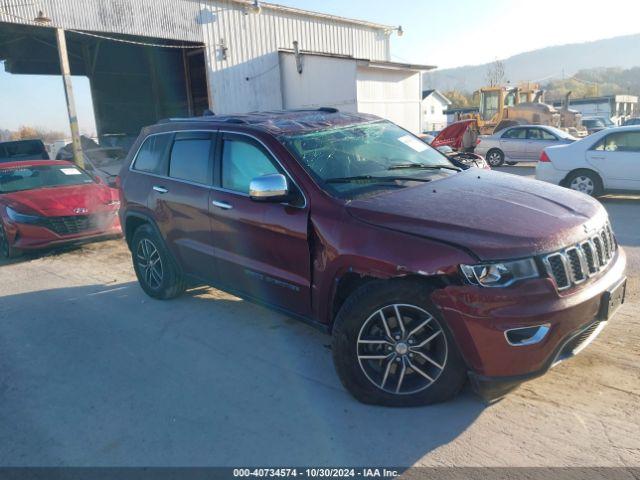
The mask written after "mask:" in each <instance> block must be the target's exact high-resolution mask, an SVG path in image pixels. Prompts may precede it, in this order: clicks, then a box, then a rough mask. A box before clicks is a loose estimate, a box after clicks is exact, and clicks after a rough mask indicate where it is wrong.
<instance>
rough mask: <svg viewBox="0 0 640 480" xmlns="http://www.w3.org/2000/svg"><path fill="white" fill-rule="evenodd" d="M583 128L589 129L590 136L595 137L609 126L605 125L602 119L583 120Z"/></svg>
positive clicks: (590, 118) (589, 118) (588, 118)
mask: <svg viewBox="0 0 640 480" xmlns="http://www.w3.org/2000/svg"><path fill="white" fill-rule="evenodd" d="M612 123H613V122H612ZM582 126H583V127H584V128H586V129H587V133H588V134H589V135H593V134H594V133H596V132H599V131H600V130H604V129H605V128H607V125H606V124H605V123H604V121H603V120H602V119H601V118H600V117H587V118H583V119H582Z"/></svg>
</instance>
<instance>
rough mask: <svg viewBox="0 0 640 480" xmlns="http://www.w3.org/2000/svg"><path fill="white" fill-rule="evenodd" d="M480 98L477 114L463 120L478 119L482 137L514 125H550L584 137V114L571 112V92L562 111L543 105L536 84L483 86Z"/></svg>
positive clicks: (541, 96)
mask: <svg viewBox="0 0 640 480" xmlns="http://www.w3.org/2000/svg"><path fill="white" fill-rule="evenodd" d="M475 95H476V96H478V97H479V104H480V108H479V111H478V113H471V114H465V115H463V116H462V117H461V120H476V122H477V125H478V129H479V130H480V133H481V134H482V135H491V134H492V133H493V132H495V131H498V130H502V129H503V128H507V127H510V126H512V125H525V124H528V125H549V126H553V127H557V128H562V129H564V130H567V131H568V132H569V133H571V134H573V135H576V136H584V135H585V134H586V132H583V130H584V129H583V128H582V123H581V118H582V116H581V114H580V113H579V112H577V111H575V110H571V109H569V96H570V95H571V92H569V93H568V94H567V96H566V98H565V102H564V104H563V106H562V108H560V109H557V108H555V107H553V106H552V105H549V104H547V103H544V91H543V90H541V89H540V86H539V85H537V84H524V85H521V86H510V85H509V86H495V87H484V88H481V89H480V90H478V91H477V92H475Z"/></svg>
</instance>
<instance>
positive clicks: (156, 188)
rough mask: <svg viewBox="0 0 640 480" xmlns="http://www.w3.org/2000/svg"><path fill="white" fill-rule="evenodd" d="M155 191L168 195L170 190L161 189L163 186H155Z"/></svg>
mask: <svg viewBox="0 0 640 480" xmlns="http://www.w3.org/2000/svg"><path fill="white" fill-rule="evenodd" d="M153 189H154V190H155V191H156V192H158V193H167V192H168V191H169V190H167V189H166V188H164V187H161V186H159V185H154V186H153Z"/></svg>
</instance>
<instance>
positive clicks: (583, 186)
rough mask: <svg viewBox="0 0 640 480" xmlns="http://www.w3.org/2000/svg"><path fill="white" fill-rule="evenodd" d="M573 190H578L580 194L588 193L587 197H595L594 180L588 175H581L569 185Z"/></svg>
mask: <svg viewBox="0 0 640 480" xmlns="http://www.w3.org/2000/svg"><path fill="white" fill-rule="evenodd" d="M569 188H571V190H577V191H578V192H582V193H586V194H587V195H593V192H594V191H595V189H596V186H595V184H594V183H593V180H592V179H591V178H589V177H588V176H586V175H579V176H577V177H575V178H574V179H573V180H572V181H571V183H570V184H569Z"/></svg>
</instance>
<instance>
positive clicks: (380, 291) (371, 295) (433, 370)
mask: <svg viewBox="0 0 640 480" xmlns="http://www.w3.org/2000/svg"><path fill="white" fill-rule="evenodd" d="M429 293H430V291H429V289H428V287H427V286H426V285H425V284H423V283H418V282H411V281H404V280H392V281H387V282H372V283H370V284H367V285H364V286H363V287H361V288H360V289H358V290H357V291H356V292H355V293H354V294H353V295H352V296H351V297H349V298H348V299H347V300H346V302H345V303H344V305H343V306H342V308H341V309H340V312H339V313H338V316H337V318H336V321H335V326H334V329H333V343H332V350H333V359H334V363H335V366H336V370H337V372H338V376H339V377H340V380H341V381H342V383H343V385H344V386H345V387H346V388H347V390H349V392H350V393H351V394H352V395H353V396H354V397H355V398H357V399H358V400H360V401H361V402H363V403H371V404H378V405H388V406H413V405H426V404H431V403H437V402H442V401H445V400H448V399H450V398H452V397H453V396H455V394H456V393H458V391H459V390H460V389H461V388H462V386H463V385H464V382H465V379H466V369H465V366H464V362H463V361H462V359H461V357H460V354H459V353H458V349H457V346H456V344H455V342H454V340H453V336H452V335H451V333H450V332H449V330H448V328H447V326H446V324H445V322H444V320H443V319H442V318H441V316H440V314H439V312H438V310H437V308H436V307H435V306H434V305H433V304H432V303H431V300H430V298H429Z"/></svg>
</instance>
